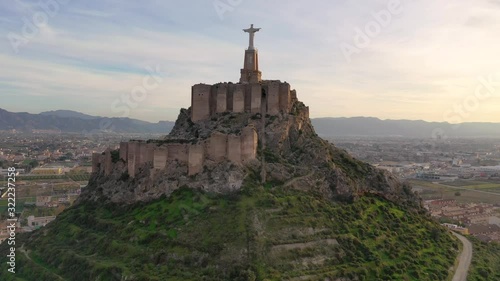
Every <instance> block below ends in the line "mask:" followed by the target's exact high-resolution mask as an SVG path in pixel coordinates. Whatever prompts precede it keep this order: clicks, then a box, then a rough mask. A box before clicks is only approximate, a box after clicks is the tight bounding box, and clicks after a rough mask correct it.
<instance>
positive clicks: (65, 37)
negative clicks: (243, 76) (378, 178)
mask: <svg viewBox="0 0 500 281" xmlns="http://www.w3.org/2000/svg"><path fill="white" fill-rule="evenodd" d="M387 3H388V1H384V0H377V1H362V2H353V1H345V0H343V1H333V2H332V1H326V0H322V1H316V2H314V4H312V3H311V2H304V1H290V2H288V3H287V5H283V4H282V3H275V2H268V1H264V0H257V1H243V2H242V3H241V4H240V5H238V6H237V7H235V8H234V9H233V10H231V11H229V12H227V13H225V14H224V18H223V20H221V19H220V18H219V16H218V15H217V12H216V11H215V10H214V7H213V5H212V2H211V1H202V0H196V1H190V2H189V3H181V2H179V1H142V2H136V1H118V0H101V1H97V0H89V1H85V2H80V1H70V2H68V4H66V5H65V6H64V9H61V10H60V12H59V13H58V14H57V16H54V17H52V18H50V21H49V22H48V23H47V25H45V26H43V27H41V28H40V32H39V34H38V35H37V36H35V37H34V38H33V39H31V40H30V43H29V44H27V45H26V46H24V47H23V49H22V51H21V52H20V53H19V54H15V53H14V52H12V49H11V47H10V44H9V42H8V40H3V41H2V42H3V44H0V61H1V62H2V68H0V92H1V93H2V95H4V94H6V95H7V94H8V95H11V94H12V93H15V96H16V97H18V98H17V99H15V100H12V101H9V102H8V103H5V104H4V105H2V106H5V107H7V109H11V110H18V109H20V108H26V110H31V111H33V112H35V111H43V110H49V109H58V108H68V109H73V110H80V111H83V112H85V113H89V114H99V115H111V114H112V112H110V110H109V107H110V104H111V103H112V102H113V101H114V100H116V99H117V98H120V97H121V96H122V95H125V94H129V93H130V91H131V89H133V88H134V86H136V85H137V84H138V83H141V79H143V77H144V75H145V74H146V73H147V71H146V70H145V67H146V66H154V65H161V67H162V71H164V72H166V73H168V77H166V79H165V82H164V83H161V85H160V86H159V87H158V88H157V89H155V90H154V91H152V92H151V94H150V95H149V96H148V99H147V100H145V101H144V102H143V103H141V105H140V106H139V107H138V108H136V109H134V110H133V111H132V112H131V116H130V117H135V118H139V119H146V120H151V121H158V120H165V119H170V120H172V119H175V118H176V115H177V114H178V109H179V108H180V107H187V106H189V103H190V87H191V85H192V84H195V83H199V82H205V83H216V82H222V81H233V82H235V81H237V80H238V78H239V69H240V68H241V67H242V63H243V50H244V48H245V47H246V44H247V37H246V36H245V34H243V32H242V31H241V29H242V28H244V27H247V26H248V24H250V23H254V24H255V25H257V26H258V27H262V28H263V29H262V32H259V34H257V37H256V45H257V47H258V48H259V51H260V54H259V55H260V67H261V70H262V71H263V76H264V78H265V79H281V80H286V81H287V82H290V83H291V84H292V86H293V87H295V88H296V89H297V90H298V94H299V97H300V99H301V100H303V101H304V102H305V103H307V104H308V105H309V106H310V107H311V116H313V117H314V116H359V115H365V116H376V117H381V118H397V119H401V118H412V119H426V120H435V121H443V120H442V115H443V112H444V111H445V110H446V109H447V108H449V107H450V106H452V105H453V104H454V103H455V102H459V101H461V100H463V98H464V97H465V96H467V95H469V94H470V93H471V92H473V91H474V87H475V85H476V83H477V77H478V76H481V75H487V74H489V73H496V72H499V71H500V55H499V54H498V50H499V49H500V38H499V37H498V36H497V34H498V28H499V26H500V9H499V8H498V7H499V6H498V1H493V0H478V1H474V2H470V1H465V0H457V1H453V2H449V1H448V2H445V1H440V2H435V1H434V2H432V1H410V0H401V3H402V5H405V6H403V8H404V10H403V12H402V13H401V14H399V15H397V16H395V17H394V18H393V19H392V20H391V23H390V24H389V25H388V26H387V27H384V29H383V30H382V31H381V32H380V33H379V34H378V35H377V36H376V37H375V38H372V39H371V42H370V44H369V45H368V46H367V47H366V48H363V50H362V52H361V53H359V54H357V55H356V56H354V57H353V60H352V61H351V62H350V63H349V62H347V61H346V60H345V58H344V56H343V54H342V52H341V50H340V48H339V45H340V44H341V43H342V42H350V41H351V40H353V36H355V35H356V34H355V29H356V28H358V27H361V28H363V27H364V26H365V25H366V24H367V23H369V22H370V21H372V20H373V13H376V12H378V11H380V10H381V9H384V8H386V7H387V5H388V4H387ZM37 11H43V9H41V8H40V7H39V2H38V1H36V0H23V1H20V0H16V1H14V2H13V4H12V5H8V7H6V9H3V10H2V11H0V22H2V23H3V24H2V25H0V35H1V36H2V37H3V38H4V39H5V38H6V35H7V34H8V33H9V32H18V33H19V32H20V31H21V30H22V28H23V20H22V19H23V17H24V18H28V19H30V18H31V17H32V16H33V14H34V13H35V12H37ZM499 91H500V89H499ZM499 95H500V94H499ZM82 97H83V98H82ZM44 100H47V101H50V102H43V101H44ZM89 103H91V104H92V106H89ZM495 107H496V108H499V107H500V101H498V99H496V98H492V99H491V100H489V101H488V103H487V104H486V103H485V104H481V110H478V111H477V112H474V114H472V116H471V117H470V119H469V120H467V121H479V120H482V121H500V114H499V113H495V111H494V108H495Z"/></svg>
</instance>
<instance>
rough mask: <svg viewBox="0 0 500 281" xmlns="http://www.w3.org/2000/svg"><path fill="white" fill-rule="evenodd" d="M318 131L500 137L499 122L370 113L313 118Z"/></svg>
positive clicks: (321, 133) (418, 135)
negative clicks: (390, 117)
mask: <svg viewBox="0 0 500 281" xmlns="http://www.w3.org/2000/svg"><path fill="white" fill-rule="evenodd" d="M312 123H313V125H314V128H315V129H316V133H318V134H319V135H323V136H332V137H340V136H401V137H417V138H436V137H438V136H441V137H500V123H479V122H475V123H461V124H458V125H453V124H450V123H446V122H426V121H411V120H380V119H378V118H371V117H353V118H316V119H312Z"/></svg>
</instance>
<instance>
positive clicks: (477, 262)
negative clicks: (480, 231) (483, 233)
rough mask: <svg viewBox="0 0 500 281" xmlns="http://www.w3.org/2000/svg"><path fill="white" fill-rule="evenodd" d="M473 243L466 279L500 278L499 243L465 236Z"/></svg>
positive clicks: (470, 280)
mask: <svg viewBox="0 0 500 281" xmlns="http://www.w3.org/2000/svg"><path fill="white" fill-rule="evenodd" d="M467 239H469V240H470V241H471V242H472V244H473V254H472V264H471V267H470V269H469V275H468V276H467V280H468V281H490V280H500V244H499V243H484V242H481V241H479V240H478V239H476V238H474V237H473V236H469V237H467Z"/></svg>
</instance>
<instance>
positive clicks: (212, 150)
mask: <svg viewBox="0 0 500 281" xmlns="http://www.w3.org/2000/svg"><path fill="white" fill-rule="evenodd" d="M259 30H260V28H254V27H253V25H252V26H251V27H250V28H249V29H244V31H245V32H247V33H249V36H250V37H249V46H248V49H246V50H245V56H244V65H243V69H241V78H240V81H239V83H231V82H229V83H218V84H215V85H208V84H196V85H194V86H192V89H191V116H190V117H191V121H192V122H195V123H196V122H202V121H203V120H207V119H210V118H212V117H213V116H215V115H216V114H220V113H226V112H233V113H251V114H269V115H279V114H287V113H290V111H291V108H292V103H293V102H295V101H296V100H297V94H296V92H295V90H291V88H290V84H288V83H286V82H281V81H279V80H262V79H261V74H262V73H261V71H260V70H259V59H258V58H259V57H258V50H257V49H256V48H255V47H254V35H255V33H256V32H258V31H259ZM258 140H259V136H258V134H257V129H256V128H255V127H254V126H253V125H249V126H247V127H245V128H243V130H241V132H240V133H239V134H238V135H237V134H224V133H220V132H213V133H212V134H211V135H210V137H208V138H207V139H204V140H197V141H194V142H193V141H186V140H178V141H176V140H168V141H155V140H152V141H148V142H145V141H130V142H122V143H120V149H119V161H123V162H124V163H125V164H126V165H125V167H126V170H127V172H128V174H129V176H130V177H132V178H134V177H135V176H136V175H137V173H138V172H139V170H140V169H141V168H143V169H152V170H154V171H164V170H165V171H164V172H166V173H168V168H167V167H176V166H178V165H185V166H187V167H188V169H187V171H188V175H196V174H198V173H200V172H202V171H203V170H204V166H205V164H206V163H207V162H210V163H221V162H224V161H229V162H231V163H234V164H237V165H241V164H245V163H246V162H247V161H250V160H252V159H256V158H257V145H258ZM173 162H175V163H174V165H173V166H172V165H169V163H173ZM114 164H115V163H113V162H112V157H111V151H110V150H109V149H108V150H106V151H105V152H104V153H103V154H99V153H95V154H93V155H92V171H93V172H98V173H100V172H101V171H102V172H103V173H105V174H106V175H109V174H111V173H112V171H113V167H114Z"/></svg>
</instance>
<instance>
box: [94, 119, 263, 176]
mask: <svg viewBox="0 0 500 281" xmlns="http://www.w3.org/2000/svg"><path fill="white" fill-rule="evenodd" d="M257 143H258V136H257V130H256V128H255V127H254V126H252V125H249V126H247V127H245V128H243V130H242V132H241V134H240V135H236V134H223V133H220V132H213V133H212V134H211V135H210V137H209V138H208V139H205V140H201V141H198V142H186V141H184V140H179V141H175V140H174V141H171V140H169V141H168V142H166V141H152V142H146V141H129V142H122V143H120V149H119V151H118V155H119V159H115V161H113V157H112V151H111V150H110V149H107V150H106V151H105V152H104V153H94V154H92V171H93V172H96V173H101V172H102V173H104V174H105V175H110V174H111V173H112V171H113V169H115V165H117V163H118V161H121V162H122V163H124V164H125V165H126V170H127V172H128V174H129V176H130V177H132V178H133V177H135V175H136V174H137V172H138V171H139V169H140V168H144V169H151V170H153V171H163V170H165V172H166V173H167V174H168V169H167V167H168V163H173V162H175V164H176V165H181V166H187V173H188V175H195V174H198V173H200V172H201V171H203V166H204V164H205V163H206V161H211V162H212V163H221V162H224V161H230V162H231V163H233V164H236V165H241V164H244V163H245V162H247V161H250V160H252V159H256V158H257Z"/></svg>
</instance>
